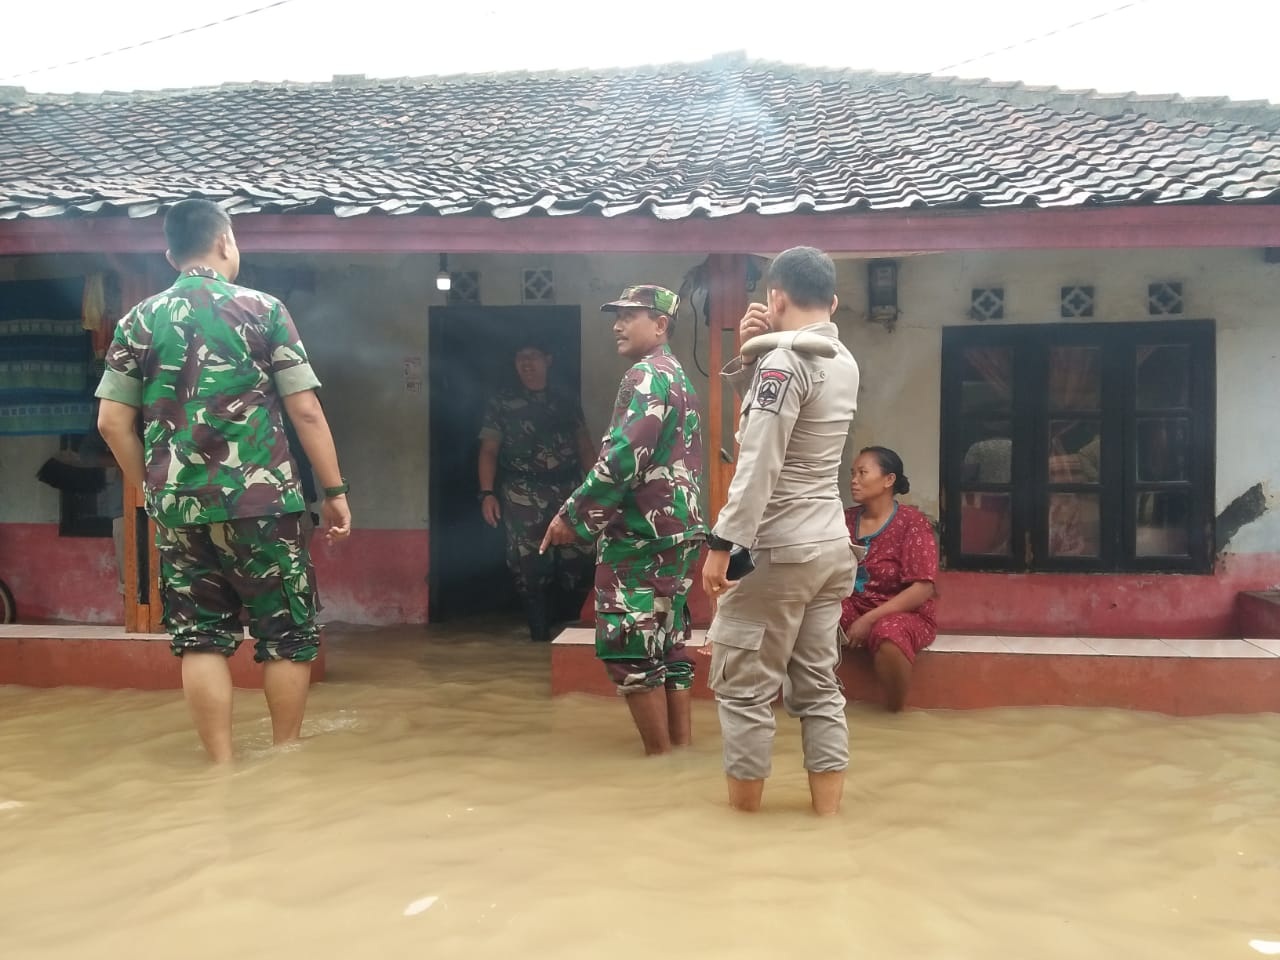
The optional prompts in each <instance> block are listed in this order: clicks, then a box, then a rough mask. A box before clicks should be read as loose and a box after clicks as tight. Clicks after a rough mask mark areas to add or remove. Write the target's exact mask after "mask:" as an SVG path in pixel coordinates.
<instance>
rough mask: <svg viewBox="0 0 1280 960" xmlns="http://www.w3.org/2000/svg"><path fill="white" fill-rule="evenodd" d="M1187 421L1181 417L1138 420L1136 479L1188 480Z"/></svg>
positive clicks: (1189, 434) (1144, 481)
mask: <svg viewBox="0 0 1280 960" xmlns="http://www.w3.org/2000/svg"><path fill="white" fill-rule="evenodd" d="M1190 455H1191V421H1190V420H1187V419H1185V418H1167V419H1159V420H1157V419H1144V420H1139V421H1138V482H1140V483H1158V482H1161V481H1167V480H1189V479H1190V478H1191V474H1190V464H1189V463H1188V461H1189V459H1190Z"/></svg>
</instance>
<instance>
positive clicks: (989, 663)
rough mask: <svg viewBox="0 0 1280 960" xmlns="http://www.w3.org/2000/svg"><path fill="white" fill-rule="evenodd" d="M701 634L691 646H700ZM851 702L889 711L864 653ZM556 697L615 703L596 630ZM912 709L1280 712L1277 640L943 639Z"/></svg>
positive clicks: (562, 645)
mask: <svg viewBox="0 0 1280 960" xmlns="http://www.w3.org/2000/svg"><path fill="white" fill-rule="evenodd" d="M705 642H706V635H705V632H704V631H695V633H694V640H693V645H694V646H695V647H699V648H701V647H703V646H704V645H705ZM696 660H697V680H696V683H695V688H694V694H695V696H700V697H710V696H711V695H712V694H711V693H710V691H709V690H708V689H707V685H706V680H707V678H706V673H707V670H708V668H709V666H710V658H709V657H706V656H701V655H699V656H696ZM838 673H839V676H840V679H841V681H842V682H843V684H844V687H845V694H846V695H847V696H848V698H849V699H850V701H854V702H871V703H880V702H882V700H881V696H880V691H879V689H878V688H877V686H876V683H875V678H874V676H873V675H872V673H871V665H870V660H869V658H868V657H867V655H866V654H865V653H862V652H855V653H853V654H850V655H846V656H845V657H844V659H843V661H842V662H841V664H840V667H839V670H838ZM551 690H552V694H553V695H557V696H559V695H563V694H568V693H587V694H594V695H599V696H615V695H616V694H615V692H614V689H613V685H612V684H610V683H609V681H608V679H607V678H606V676H605V673H604V668H603V667H602V666H601V665H600V663H599V661H597V660H596V659H595V653H594V636H593V632H592V631H591V630H590V629H586V628H571V629H569V630H566V631H564V632H563V633H562V634H561V635H560V636H559V637H557V638H556V640H555V642H554V643H552V645H551ZM908 705H909V706H912V707H916V708H920V709H956V710H965V709H982V708H989V707H1027V706H1072V707H1114V708H1121V709H1130V710H1150V711H1155V712H1159V713H1167V714H1172V715H1176V716H1201V715H1207V714H1232V713H1273V712H1280V641H1273V640H1269V639H1250V640H1243V639H1242V640H1150V639H1120V638H1117V639H1078V638H1074V637H1061V638H1060V637H978V636H942V637H939V638H938V639H937V641H935V643H934V644H933V646H931V647H929V648H928V649H927V650H925V651H924V652H922V653H921V654H920V656H919V657H918V658H917V660H916V669H915V675H914V678H913V682H912V688H911V694H910V697H909V700H908Z"/></svg>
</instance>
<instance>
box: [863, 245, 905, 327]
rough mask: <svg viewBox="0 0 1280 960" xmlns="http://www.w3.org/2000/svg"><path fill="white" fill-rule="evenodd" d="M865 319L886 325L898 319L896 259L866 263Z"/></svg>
mask: <svg viewBox="0 0 1280 960" xmlns="http://www.w3.org/2000/svg"><path fill="white" fill-rule="evenodd" d="M867 319H868V320H871V321H873V322H875V323H883V324H885V325H886V326H892V325H893V323H894V321H895V320H897V319H898V263H897V261H896V260H872V261H871V262H870V263H868V264H867Z"/></svg>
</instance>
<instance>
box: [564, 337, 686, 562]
mask: <svg viewBox="0 0 1280 960" xmlns="http://www.w3.org/2000/svg"><path fill="white" fill-rule="evenodd" d="M697 402H698V401H697V396H696V395H695V394H694V392H693V385H692V384H691V383H690V382H689V378H688V377H686V376H685V373H684V368H683V367H681V366H680V361H679V360H677V359H676V358H675V356H674V355H673V354H672V353H671V350H670V349H669V348H668V347H665V346H663V347H661V348H659V349H658V350H655V351H654V352H653V353H651V354H649V355H648V356H647V357H645V358H644V359H643V360H641V361H639V362H638V363H636V364H635V366H633V367H632V368H631V369H630V370H628V371H627V373H626V375H625V376H624V377H623V378H622V383H621V385H620V386H619V388H618V398H617V400H616V401H615V402H614V406H613V420H612V421H611V423H610V424H609V432H608V433H606V434H605V437H604V446H603V448H602V449H601V451H600V458H599V459H598V460H597V461H596V464H595V466H594V467H592V468H591V472H590V473H589V474H587V479H586V480H585V481H583V483H582V485H581V486H580V487H578V489H577V490H576V491H575V492H574V494H573V496H571V497H570V498H569V499H568V501H566V502H565V505H564V507H563V509H562V510H561V516H562V517H563V518H564V520H565V521H566V522H567V523H569V524H570V525H571V526H572V527H573V528H574V530H575V531H577V534H578V536H580V537H582V538H583V539H584V540H596V539H598V538H601V537H603V538H604V540H606V541H617V542H625V543H627V544H630V545H632V546H634V547H635V548H636V549H637V550H644V551H646V552H648V551H651V550H666V549H669V548H670V547H673V546H675V545H676V544H678V543H682V542H684V541H686V540H694V539H701V538H702V537H703V536H704V535H705V534H706V526H705V525H704V524H703V522H702V511H701V507H700V506H699V502H698V498H699V478H700V477H701V475H702V424H701V421H700V418H699V416H698V408H697Z"/></svg>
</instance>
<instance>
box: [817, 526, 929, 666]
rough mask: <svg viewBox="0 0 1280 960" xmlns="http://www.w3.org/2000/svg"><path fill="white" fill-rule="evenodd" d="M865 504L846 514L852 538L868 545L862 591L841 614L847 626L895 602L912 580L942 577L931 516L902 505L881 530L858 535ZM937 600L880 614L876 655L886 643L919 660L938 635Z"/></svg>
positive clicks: (873, 642) (874, 631) (870, 644)
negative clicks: (903, 611) (939, 571)
mask: <svg viewBox="0 0 1280 960" xmlns="http://www.w3.org/2000/svg"><path fill="white" fill-rule="evenodd" d="M861 510H862V508H861V507H854V508H852V509H850V510H846V511H845V512H844V519H845V524H846V525H847V526H848V527H849V536H850V537H852V538H853V542H854V543H857V544H862V545H864V546H866V548H867V555H866V557H865V558H863V560H862V566H863V567H864V568H865V572H864V571H862V570H860V571H859V574H858V583H859V585H860V586H861V588H862V589H861V592H859V591H858V589H857V587H855V589H854V592H853V593H852V594H851V595H850V596H849V597H847V598H846V599H845V601H844V609H843V611H842V613H841V616H840V629H841V630H848V629H849V625H850V624H851V623H853V621H855V620H857V619H858V617H860V616H862V615H863V614H864V613H867V612H868V611H870V610H874V609H875V608H876V607H878V606H880V605H881V604H883V603H887V602H888V601H890V600H892V599H893V598H894V597H896V596H897V595H898V594H900V593H902V591H903V590H906V589H907V587H909V586H911V585H912V584H913V583H924V582H928V583H936V582H937V579H938V541H937V539H936V538H935V537H934V534H933V526H932V525H931V524H930V523H929V520H928V518H927V517H926V516H925V515H924V514H923V513H921V512H920V511H919V510H917V509H916V508H915V507H909V506H906V505H905V504H900V505H898V506H897V507H896V508H895V509H894V513H893V515H892V516H891V517H890V518H889V521H888V522H887V523H886V524H885V525H884V526H883V527H881V528H880V530H879V531H878V532H877V531H872V532H871V533H869V534H868V533H867V531H866V530H864V531H863V536H862V537H858V536H857V535H856V534H857V530H858V514H859V513H861ZM934 607H935V601H934V600H932V599H930V600H929V601H927V602H926V603H925V604H924V605H923V606H921V607H920V608H918V609H916V610H912V611H911V612H910V613H891V614H889V615H888V616H887V617H881V618H880V619H879V620H878V621H876V624H875V626H873V627H872V628H871V636H870V637H868V638H867V642H866V645H867V649H868V650H870V651H871V653H872V654H873V655H874V654H875V652H876V651H877V650H879V649H880V644H882V643H885V642H886V641H887V642H889V643H892V644H893V645H894V646H896V647H897V648H898V649H899V650H901V651H902V652H903V653H904V654H905V655H906V657H907V660H909V661H912V662H914V661H915V658H916V654H917V653H918V652H919V651H921V650H923V649H924V648H925V647H927V646H928V645H929V644H931V643H933V641H934V638H935V637H937V635H938V624H937V621H935V620H934Z"/></svg>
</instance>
